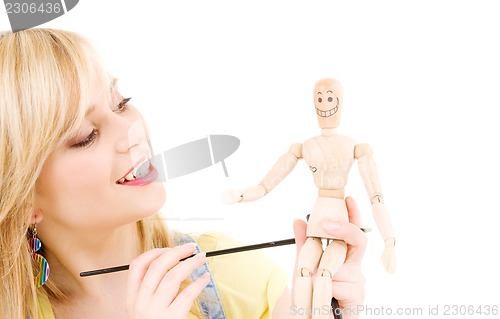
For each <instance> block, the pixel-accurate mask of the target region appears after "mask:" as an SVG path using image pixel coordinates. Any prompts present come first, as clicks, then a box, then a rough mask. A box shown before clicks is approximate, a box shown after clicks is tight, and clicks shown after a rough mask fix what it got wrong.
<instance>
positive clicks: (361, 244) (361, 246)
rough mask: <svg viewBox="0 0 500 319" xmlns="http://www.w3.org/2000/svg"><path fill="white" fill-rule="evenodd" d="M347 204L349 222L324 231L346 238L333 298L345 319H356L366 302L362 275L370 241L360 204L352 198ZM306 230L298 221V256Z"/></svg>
mask: <svg viewBox="0 0 500 319" xmlns="http://www.w3.org/2000/svg"><path fill="white" fill-rule="evenodd" d="M346 204H347V210H348V214H349V222H337V223H333V224H325V225H323V228H324V229H325V231H327V232H328V233H329V234H331V235H332V236H335V237H338V238H343V239H344V241H345V242H346V243H347V255H346V260H345V262H344V264H343V265H342V267H341V268H340V269H339V270H338V271H337V272H336V273H335V275H334V276H333V279H332V284H333V297H335V299H337V300H338V302H339V306H340V308H341V310H342V316H343V319H355V318H358V317H359V315H360V314H359V313H357V312H356V309H358V306H359V305H362V304H363V301H364V298H365V278H364V276H363V274H362V272H361V261H362V259H363V256H364V254H365V249H366V243H367V238H366V235H365V233H363V231H362V230H361V229H360V227H361V226H362V224H361V218H360V213H359V210H358V207H357V206H356V203H355V202H354V200H353V199H352V198H350V197H348V198H346ZM305 230H306V223H305V222H304V221H295V223H294V232H295V242H296V246H297V256H298V252H299V251H300V248H301V247H302V245H303V244H304V242H305V240H306V235H305ZM295 269H296V268H295Z"/></svg>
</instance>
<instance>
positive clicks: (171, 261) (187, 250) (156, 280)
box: [138, 243, 196, 298]
mask: <svg viewBox="0 0 500 319" xmlns="http://www.w3.org/2000/svg"><path fill="white" fill-rule="evenodd" d="M195 247H196V245H195V244H194V243H188V244H185V245H182V246H177V247H174V248H171V249H169V250H167V251H165V252H164V253H163V254H162V255H160V256H159V257H158V258H156V259H155V260H153V261H152V262H151V263H150V264H149V268H148V269H147V272H146V274H145V275H144V278H143V280H142V283H141V286H140V290H139V292H138V298H139V297H145V298H150V297H151V296H152V295H153V294H154V293H155V292H156V289H157V288H158V286H159V285H160V283H161V281H162V279H163V277H164V276H165V274H166V273H167V272H168V271H169V270H170V269H172V268H173V267H174V266H175V265H177V264H178V263H179V260H180V259H182V258H185V257H189V256H191V255H192V254H193V252H194V250H195Z"/></svg>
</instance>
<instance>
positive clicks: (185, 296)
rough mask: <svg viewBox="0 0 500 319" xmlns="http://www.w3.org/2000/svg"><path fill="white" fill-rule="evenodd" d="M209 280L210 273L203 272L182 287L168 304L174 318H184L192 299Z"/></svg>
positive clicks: (191, 304)
mask: <svg viewBox="0 0 500 319" xmlns="http://www.w3.org/2000/svg"><path fill="white" fill-rule="evenodd" d="M209 282H210V274H209V273H205V274H203V276H201V277H200V278H198V279H196V280H195V281H193V282H192V283H191V284H189V285H188V286H187V287H186V288H184V289H183V290H182V291H181V292H180V293H179V294H178V295H177V297H176V298H175V300H174V301H173V302H172V303H171V304H170V309H172V310H174V312H173V313H174V314H175V315H174V316H173V317H175V318H186V317H187V315H188V313H189V309H191V307H192V306H193V302H194V300H195V299H196V298H197V297H198V296H199V295H200V293H201V291H202V290H203V289H204V288H205V287H206V286H207V285H208V283H209Z"/></svg>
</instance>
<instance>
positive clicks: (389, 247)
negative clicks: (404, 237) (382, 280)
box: [382, 237, 396, 274]
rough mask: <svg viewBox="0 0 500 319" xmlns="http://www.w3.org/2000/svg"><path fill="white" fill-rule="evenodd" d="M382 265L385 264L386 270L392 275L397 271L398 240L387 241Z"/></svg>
mask: <svg viewBox="0 0 500 319" xmlns="http://www.w3.org/2000/svg"><path fill="white" fill-rule="evenodd" d="M382 263H383V264H384V267H385V270H387V271H388V272H390V273H391V274H392V273H394V272H395V271H396V240H395V239H394V238H393V237H391V238H387V239H386V240H385V249H384V252H383V253H382Z"/></svg>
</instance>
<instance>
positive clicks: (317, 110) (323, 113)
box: [316, 105, 339, 117]
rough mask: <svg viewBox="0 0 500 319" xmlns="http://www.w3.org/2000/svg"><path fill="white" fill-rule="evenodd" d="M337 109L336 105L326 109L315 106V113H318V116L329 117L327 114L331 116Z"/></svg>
mask: <svg viewBox="0 0 500 319" xmlns="http://www.w3.org/2000/svg"><path fill="white" fill-rule="evenodd" d="M338 110H339V106H338V105H337V106H335V107H334V108H332V109H329V110H326V111H323V110H320V109H318V108H316V114H318V116H320V117H329V116H332V115H334V114H335V113H337V111H338Z"/></svg>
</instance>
